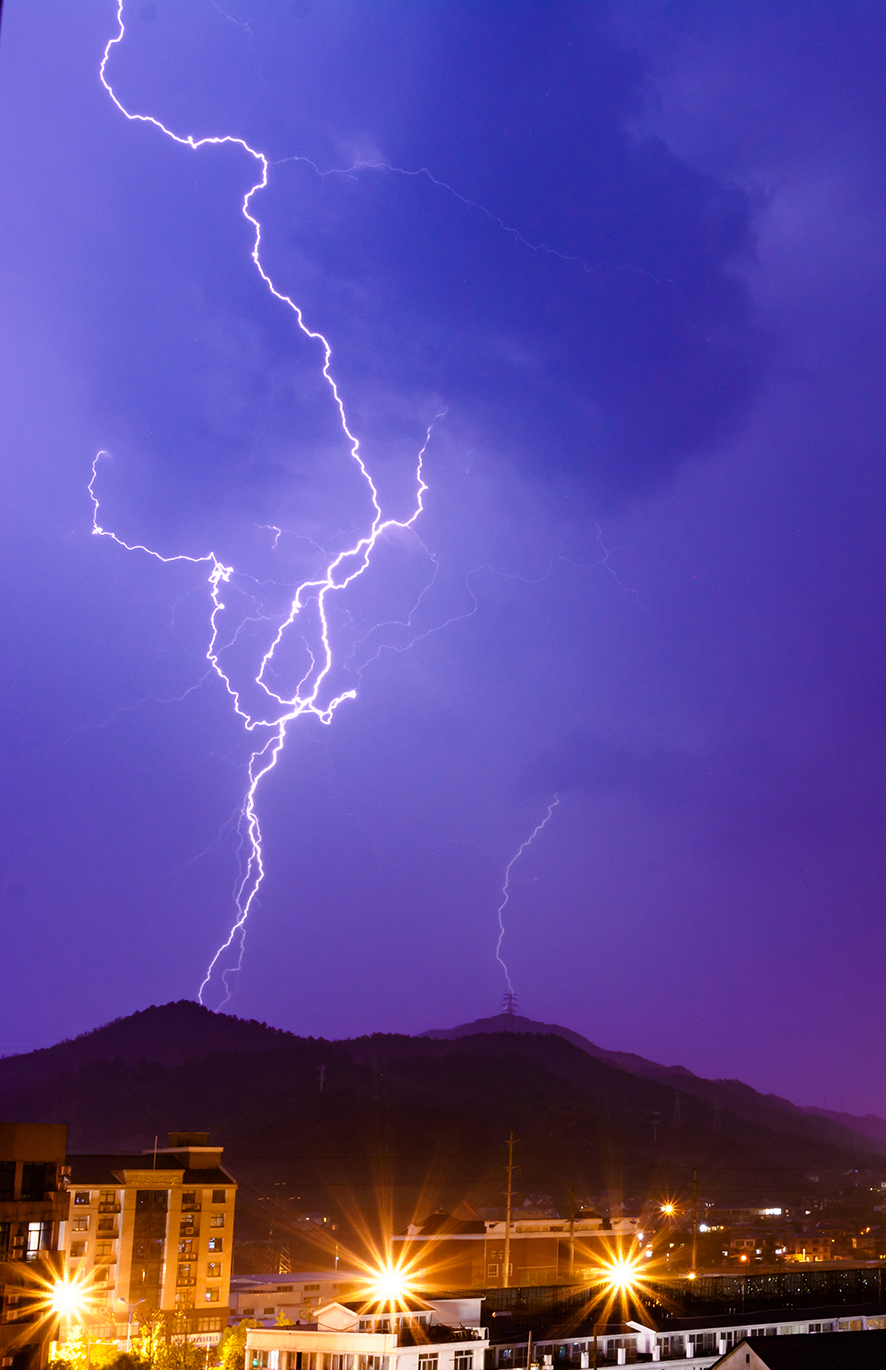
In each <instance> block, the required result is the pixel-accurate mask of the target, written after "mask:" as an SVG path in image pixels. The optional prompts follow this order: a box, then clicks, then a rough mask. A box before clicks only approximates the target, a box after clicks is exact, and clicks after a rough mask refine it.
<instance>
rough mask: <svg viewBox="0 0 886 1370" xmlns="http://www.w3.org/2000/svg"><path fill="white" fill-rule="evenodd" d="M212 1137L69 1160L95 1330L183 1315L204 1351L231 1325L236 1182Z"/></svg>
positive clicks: (187, 1135)
mask: <svg viewBox="0 0 886 1370" xmlns="http://www.w3.org/2000/svg"><path fill="white" fill-rule="evenodd" d="M221 1159H222V1147H220V1146H211V1145H210V1144H209V1135H208V1133H205V1132H170V1134H169V1140H168V1145H167V1146H165V1147H162V1148H156V1149H154V1150H152V1151H146V1152H141V1153H138V1154H135V1155H117V1154H114V1155H88V1156H78V1155H69V1156H68V1157H67V1164H68V1166H69V1167H70V1199H71V1202H70V1216H69V1220H68V1222H67V1224H66V1225H65V1230H64V1236H63V1247H64V1251H65V1256H66V1261H67V1268H68V1271H69V1272H70V1273H71V1274H75V1273H76V1274H81V1275H83V1276H86V1277H87V1278H88V1279H89V1281H90V1283H91V1285H92V1287H93V1290H94V1306H95V1316H94V1322H95V1326H96V1331H97V1332H98V1331H99V1330H101V1332H102V1334H103V1335H105V1336H111V1337H113V1336H117V1335H124V1333H125V1326H124V1329H123V1331H122V1332H121V1331H120V1325H121V1324H124V1325H125V1324H128V1322H129V1320H130V1317H132V1318H133V1319H134V1321H135V1322H136V1323H138V1321H139V1320H140V1319H141V1318H142V1317H143V1316H144V1315H147V1314H149V1313H151V1312H152V1311H154V1310H156V1309H159V1310H161V1311H163V1312H167V1313H177V1314H181V1315H182V1318H183V1320H184V1322H185V1325H186V1326H187V1327H188V1328H189V1331H190V1333H191V1334H192V1335H193V1336H194V1337H196V1338H198V1339H199V1340H200V1342H201V1344H204V1345H214V1344H215V1343H216V1342H218V1341H219V1340H220V1339H221V1335H222V1332H223V1330H224V1328H225V1326H226V1325H227V1319H228V1312H229V1291H230V1282H231V1257H232V1250H233V1238H234V1205H235V1199H236V1192H237V1184H236V1181H235V1180H234V1179H233V1178H232V1177H231V1175H229V1174H228V1172H227V1171H226V1170H225V1169H224V1168H223V1166H222V1164H221Z"/></svg>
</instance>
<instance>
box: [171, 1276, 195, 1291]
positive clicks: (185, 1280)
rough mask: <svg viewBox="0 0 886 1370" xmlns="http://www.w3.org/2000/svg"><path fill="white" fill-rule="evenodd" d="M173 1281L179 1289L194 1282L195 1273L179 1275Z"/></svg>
mask: <svg viewBox="0 0 886 1370" xmlns="http://www.w3.org/2000/svg"><path fill="white" fill-rule="evenodd" d="M175 1283H176V1285H177V1287H178V1288H179V1289H181V1288H182V1286H183V1285H190V1284H196V1283H197V1277H196V1275H179V1276H178V1278H177V1279H176V1281H175Z"/></svg>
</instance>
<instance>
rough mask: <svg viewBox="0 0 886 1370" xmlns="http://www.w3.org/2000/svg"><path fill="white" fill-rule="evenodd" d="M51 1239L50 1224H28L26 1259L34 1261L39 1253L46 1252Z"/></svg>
mask: <svg viewBox="0 0 886 1370" xmlns="http://www.w3.org/2000/svg"><path fill="white" fill-rule="evenodd" d="M51 1239H52V1223H28V1242H27V1248H26V1251H25V1256H26V1259H27V1260H29V1261H35V1260H36V1259H37V1257H38V1256H39V1254H40V1252H41V1251H46V1250H47V1249H48V1247H49V1243H50V1241H51Z"/></svg>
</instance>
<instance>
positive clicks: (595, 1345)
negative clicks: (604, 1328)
mask: <svg viewBox="0 0 886 1370" xmlns="http://www.w3.org/2000/svg"><path fill="white" fill-rule="evenodd" d="M598 1326H599V1323H598V1322H597V1320H596V1318H595V1319H594V1370H597V1328H598Z"/></svg>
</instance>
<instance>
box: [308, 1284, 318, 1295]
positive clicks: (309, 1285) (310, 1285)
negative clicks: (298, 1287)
mask: <svg viewBox="0 0 886 1370" xmlns="http://www.w3.org/2000/svg"><path fill="white" fill-rule="evenodd" d="M319 1288H320V1286H319V1284H306V1285H305V1293H306V1294H307V1292H308V1290H309V1289H319Z"/></svg>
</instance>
